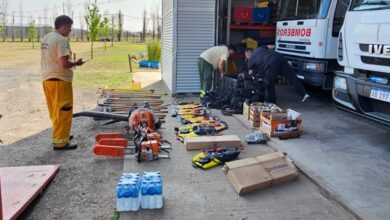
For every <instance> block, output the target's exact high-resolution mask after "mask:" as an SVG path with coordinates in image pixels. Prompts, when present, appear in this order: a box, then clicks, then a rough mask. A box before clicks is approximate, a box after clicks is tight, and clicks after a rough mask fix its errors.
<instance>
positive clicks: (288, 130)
mask: <svg viewBox="0 0 390 220" xmlns="http://www.w3.org/2000/svg"><path fill="white" fill-rule="evenodd" d="M260 119H261V120H260V131H261V132H263V133H266V134H268V135H269V136H270V137H280V136H285V135H297V136H299V135H300V134H301V124H302V116H301V114H300V113H299V112H296V111H294V110H291V109H287V110H286V112H284V113H272V114H262V115H261V118H260Z"/></svg>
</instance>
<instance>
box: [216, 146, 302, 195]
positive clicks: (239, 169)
mask: <svg viewBox="0 0 390 220" xmlns="http://www.w3.org/2000/svg"><path fill="white" fill-rule="evenodd" d="M223 170H224V172H225V174H226V176H227V178H228V180H229V182H230V183H231V184H232V186H233V188H234V189H235V190H236V192H237V193H238V194H239V195H244V194H246V193H249V192H253V191H256V190H260V189H263V188H267V187H270V186H274V185H277V184H280V183H284V182H289V181H291V180H294V179H296V178H297V176H298V170H297V169H296V167H295V166H294V165H293V164H292V163H291V162H290V161H289V160H288V158H287V157H286V154H285V153H283V152H275V153H270V154H265V155H261V156H257V157H250V158H246V159H242V160H236V161H232V162H227V163H225V166H224V168H223Z"/></svg>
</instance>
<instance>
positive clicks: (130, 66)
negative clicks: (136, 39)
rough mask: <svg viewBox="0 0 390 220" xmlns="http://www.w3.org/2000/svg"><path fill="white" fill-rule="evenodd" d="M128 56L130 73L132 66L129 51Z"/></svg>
mask: <svg viewBox="0 0 390 220" xmlns="http://www.w3.org/2000/svg"><path fill="white" fill-rule="evenodd" d="M128 58H129V69H130V73H132V72H133V66H132V65H131V55H130V53H129V55H128Z"/></svg>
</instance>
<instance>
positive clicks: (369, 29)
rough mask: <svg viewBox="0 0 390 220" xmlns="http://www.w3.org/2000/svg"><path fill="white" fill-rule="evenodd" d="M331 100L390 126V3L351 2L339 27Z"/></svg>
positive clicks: (375, 1)
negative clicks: (339, 69)
mask: <svg viewBox="0 0 390 220" xmlns="http://www.w3.org/2000/svg"><path fill="white" fill-rule="evenodd" d="M338 62H339V63H340V65H342V66H343V67H344V70H343V71H338V72H336V75H335V78H334V89H333V92H332V94H333V99H334V100H335V101H336V102H337V104H339V106H341V107H344V108H346V109H348V110H353V111H354V112H357V113H359V114H362V115H364V116H367V117H370V118H372V119H374V120H377V121H380V122H382V123H384V124H388V125H390V84H389V81H390V0H380V1H379V0H352V1H351V4H350V7H349V10H348V12H347V13H346V17H345V21H344V24H343V26H342V28H341V31H340V35H339V43H338Z"/></svg>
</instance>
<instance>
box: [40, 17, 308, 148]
mask: <svg viewBox="0 0 390 220" xmlns="http://www.w3.org/2000/svg"><path fill="white" fill-rule="evenodd" d="M72 24H73V20H72V19H71V18H70V17H68V16H65V15H62V16H59V17H57V18H56V19H55V22H54V25H55V31H53V32H51V33H49V34H47V35H46V36H45V37H44V38H43V39H42V42H41V70H42V81H43V89H44V92H45V97H46V102H47V108H48V111H49V114H50V119H51V121H52V125H53V131H52V143H53V149H54V150H73V149H76V148H77V145H76V144H71V143H70V141H71V139H72V138H73V136H72V135H70V130H71V125H72V115H73V89H72V80H73V67H75V66H81V65H83V64H84V61H83V60H82V59H79V60H77V61H70V58H71V50H70V46H69V41H68V39H67V37H68V36H69V34H70V32H71V31H72ZM235 51H236V47H235V46H234V45H229V46H216V47H212V48H210V49H208V50H206V51H204V52H203V53H202V54H201V55H200V56H199V58H198V67H199V74H200V86H201V88H200V89H201V96H204V95H205V93H206V92H207V91H211V90H212V86H213V81H214V76H215V72H216V70H219V74H220V75H219V78H220V79H223V76H224V74H225V72H226V70H225V66H226V62H227V60H228V58H229V56H231V55H233V54H234V53H235ZM245 56H246V60H247V63H248V69H249V74H259V73H262V74H263V75H264V76H265V78H264V81H265V82H266V84H267V91H268V101H269V102H273V103H276V92H275V84H276V80H277V76H278V75H284V76H286V77H287V78H288V79H289V80H290V82H291V83H293V85H294V86H295V88H296V90H297V92H298V94H299V95H300V96H301V97H302V102H304V101H305V100H306V99H307V98H308V97H309V95H308V94H307V93H306V90H305V88H304V87H303V85H302V82H301V81H300V80H299V79H298V78H297V76H296V75H295V73H294V71H293V70H292V69H291V67H290V66H289V64H288V63H287V62H286V60H285V59H284V57H283V55H281V54H279V53H277V52H275V51H274V46H261V47H259V48H257V49H255V50H253V49H250V48H248V49H247V50H246V52H245Z"/></svg>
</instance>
